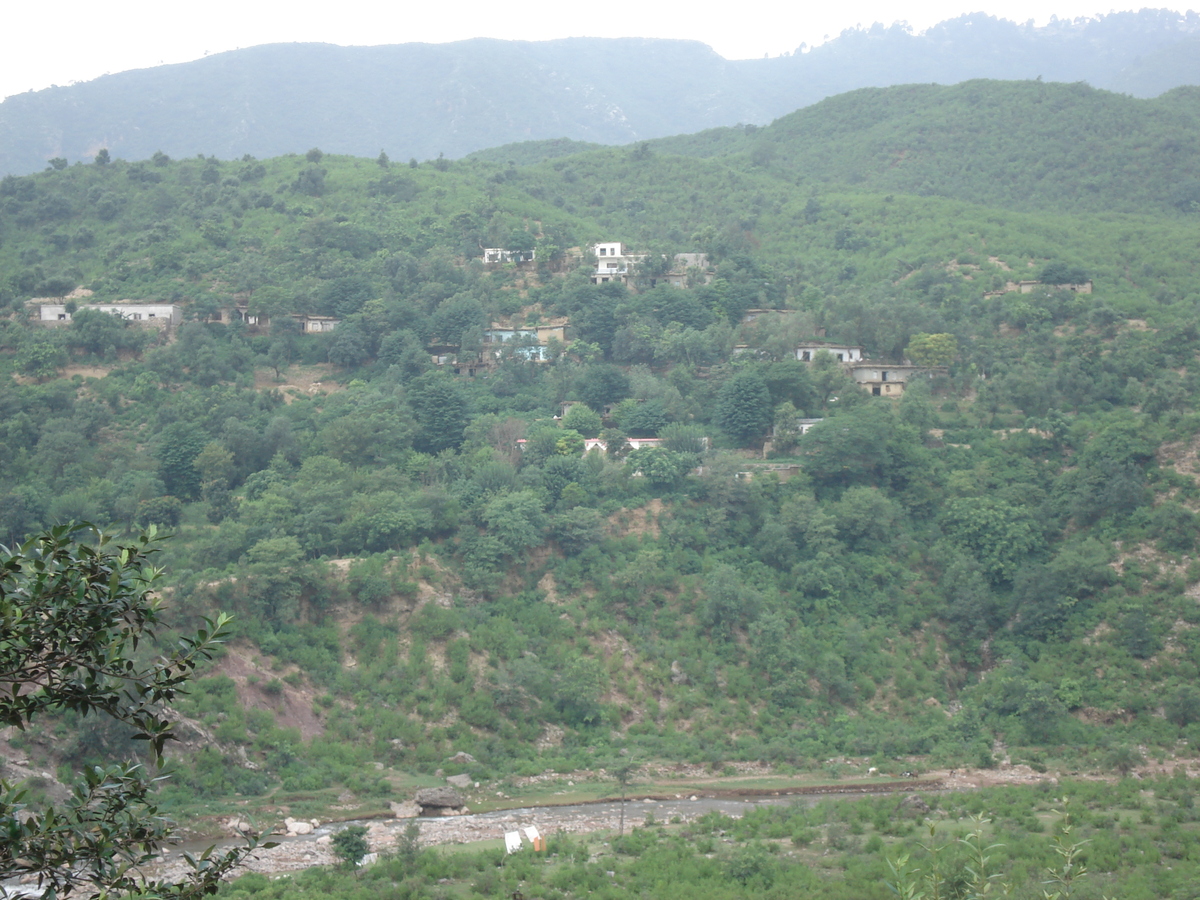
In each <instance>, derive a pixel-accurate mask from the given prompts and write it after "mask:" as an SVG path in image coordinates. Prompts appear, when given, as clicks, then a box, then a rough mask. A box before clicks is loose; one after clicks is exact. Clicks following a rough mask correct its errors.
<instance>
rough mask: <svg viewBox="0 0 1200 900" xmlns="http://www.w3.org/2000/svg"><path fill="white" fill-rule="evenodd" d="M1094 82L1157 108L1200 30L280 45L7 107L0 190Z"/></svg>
mask: <svg viewBox="0 0 1200 900" xmlns="http://www.w3.org/2000/svg"><path fill="white" fill-rule="evenodd" d="M1039 76H1040V77H1042V78H1044V79H1045V80H1047V81H1087V82H1088V83H1090V84H1092V85H1093V86H1095V87H1102V88H1107V89H1110V90H1116V91H1122V92H1125V93H1131V94H1134V95H1135V96H1142V97H1148V96H1155V95H1157V94H1159V93H1162V92H1163V91H1165V90H1168V89H1170V88H1172V87H1175V86H1178V85H1183V84H1196V83H1200V15H1197V14H1195V13H1190V12H1189V13H1186V14H1182V15H1181V14H1178V13H1174V12H1170V11H1167V10H1142V11H1140V12H1137V13H1132V12H1130V13H1114V14H1111V15H1107V16H1101V17H1098V18H1095V19H1087V20H1076V21H1055V22H1052V23H1051V24H1050V25H1047V26H1045V27H1041V28H1038V27H1034V26H1032V25H1029V24H1025V25H1019V24H1015V23H1012V22H1008V21H1004V20H1000V19H995V18H992V17H989V16H985V15H983V14H974V15H969V16H963V17H960V18H958V19H954V20H951V21H948V22H943V23H941V24H939V25H937V26H935V27H933V28H931V29H929V30H928V31H926V32H923V33H921V34H913V33H911V32H910V31H908V30H906V29H905V28H903V27H901V26H893V27H890V28H885V27H883V26H880V25H876V26H873V27H871V28H868V29H856V30H850V31H846V32H843V34H842V35H840V36H839V37H838V38H836V39H834V40H832V41H830V42H828V43H826V44H824V45H822V46H820V47H817V48H815V49H812V50H811V51H808V52H803V53H797V54H794V55H792V56H788V57H777V58H775V59H761V60H733V61H731V60H726V59H724V58H722V57H721V56H719V55H718V54H716V53H715V52H714V51H713V50H712V49H710V48H709V47H707V46H705V45H703V44H700V43H698V42H695V41H677V40H656V39H638V38H623V39H600V38H570V39H565V40H557V41H545V42H526V41H500V40H491V39H484V38H480V39H474V40H469V41H460V42H456V43H451V44H400V45H392V46H381V47H337V46H334V45H329V44H272V45H264V46H259V47H252V48H248V49H245V50H237V51H232V52H229V53H221V54H216V55H214V56H210V57H207V58H205V59H201V60H196V61H194V62H189V63H183V64H179V65H171V66H160V67H156V68H152V69H142V70H136V71H130V72H122V73H119V74H116V75H108V76H104V77H102V78H98V79H96V80H94V81H90V82H86V83H83V84H77V85H72V86H70V87H57V88H50V89H48V90H44V91H38V92H31V93H27V94H20V95H17V96H14V97H10V98H8V99H7V100H5V101H4V102H3V103H0V174H4V173H16V174H20V173H25V172H30V171H36V170H38V169H41V168H43V167H44V166H45V164H46V161H47V160H48V159H50V158H52V157H64V158H66V159H68V160H70V161H72V162H74V161H78V160H84V161H88V160H90V159H91V157H92V156H93V155H94V154H95V153H96V152H97V150H99V149H100V148H101V147H107V148H108V149H109V151H110V153H111V154H112V155H114V156H119V157H123V158H127V159H141V158H146V157H149V156H150V155H152V154H153V153H154V152H155V151H157V150H162V151H164V152H166V153H168V154H170V155H173V156H192V155H195V154H197V153H201V154H206V155H215V156H218V157H223V158H231V157H238V156H241V155H243V154H246V153H249V154H251V155H255V156H273V155H278V154H284V153H292V152H304V151H305V150H307V149H308V148H310V147H313V146H319V147H321V148H322V149H323V150H326V151H328V152H334V153H348V154H354V155H358V156H368V155H369V156H374V155H375V154H377V153H378V152H379V150H380V149H384V150H386V151H387V152H388V153H389V154H390V155H391V156H392V157H394V158H397V159H403V158H407V157H416V158H418V159H427V158H431V157H434V156H437V155H438V154H445V155H446V156H448V157H452V158H453V157H459V156H463V155H465V154H467V153H471V152H473V151H478V150H481V149H484V148H488V147H496V146H499V145H503V144H508V143H514V142H521V141H531V140H546V139H553V138H567V139H570V140H576V141H588V142H594V143H600V144H624V143H630V142H633V141H639V140H647V139H651V138H658V137H665V136H669V135H674V134H685V133H691V132H696V131H700V130H703V129H711V128H714V127H719V126H728V125H733V124H735V123H752V124H765V123H767V122H769V121H771V120H773V119H775V118H777V117H779V116H782V115H785V114H787V113H790V112H792V111H794V110H796V109H799V108H803V107H805V106H809V105H811V104H813V103H815V102H817V101H819V100H821V99H823V98H825V97H828V96H832V95H835V94H840V93H843V92H846V91H849V90H854V89H857V88H862V87H883V86H888V85H893V84H904V83H913V82H939V83H957V82H960V81H963V80H966V79H970V78H995V79H1035V78H1038V77H1039Z"/></svg>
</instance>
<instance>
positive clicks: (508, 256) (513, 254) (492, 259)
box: [483, 247, 536, 265]
mask: <svg viewBox="0 0 1200 900" xmlns="http://www.w3.org/2000/svg"><path fill="white" fill-rule="evenodd" d="M535 255H536V254H535V252H534V251H533V250H505V249H503V248H501V247H488V248H487V249H485V250H484V251H483V261H484V263H486V264H488V265H494V264H498V263H508V262H511V263H523V262H533V260H534V257H535Z"/></svg>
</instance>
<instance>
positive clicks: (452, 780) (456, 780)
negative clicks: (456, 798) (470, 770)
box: [446, 774, 471, 788]
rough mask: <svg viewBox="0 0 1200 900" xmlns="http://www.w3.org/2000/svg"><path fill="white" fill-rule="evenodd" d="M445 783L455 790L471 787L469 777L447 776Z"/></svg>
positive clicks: (465, 775)
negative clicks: (452, 786)
mask: <svg viewBox="0 0 1200 900" xmlns="http://www.w3.org/2000/svg"><path fill="white" fill-rule="evenodd" d="M446 781H447V782H448V783H449V784H452V785H454V786H455V787H456V788H468V787H470V786H471V776H470V775H467V774H463V775H448V776H447V777H446Z"/></svg>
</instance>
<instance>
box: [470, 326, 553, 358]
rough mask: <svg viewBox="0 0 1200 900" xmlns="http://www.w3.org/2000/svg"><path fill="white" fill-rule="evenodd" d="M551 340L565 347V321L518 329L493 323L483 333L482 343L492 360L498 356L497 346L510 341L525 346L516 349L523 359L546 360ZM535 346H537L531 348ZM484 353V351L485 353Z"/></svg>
mask: <svg viewBox="0 0 1200 900" xmlns="http://www.w3.org/2000/svg"><path fill="white" fill-rule="evenodd" d="M551 340H555V341H558V342H559V343H560V344H563V345H566V344H568V343H569V341H568V340H567V319H566V318H565V317H564V318H562V319H556V320H552V321H550V322H548V323H546V324H543V325H524V326H521V327H520V328H513V327H508V326H505V325H502V324H501V323H499V322H493V323H492V324H491V327H490V328H488V329H487V330H486V331H485V332H484V333H483V343H484V346H485V348H488V349H490V351H491V352H490V355H491V357H492V358H498V357H499V356H500V350H501V348H500V347H499V346H497V345H499V344H507V343H508V342H510V341H519V342H520V343H521V344H524V345H525V346H522V347H518V348H517V351H516V352H517V354H518V355H519V356H521V357H522V358H524V359H538V360H544V359H547V358H548V357H547V355H546V354H547V347H548V345H549V343H550V341H551ZM533 344H536V345H537V346H532V345H533ZM485 352H486V351H485Z"/></svg>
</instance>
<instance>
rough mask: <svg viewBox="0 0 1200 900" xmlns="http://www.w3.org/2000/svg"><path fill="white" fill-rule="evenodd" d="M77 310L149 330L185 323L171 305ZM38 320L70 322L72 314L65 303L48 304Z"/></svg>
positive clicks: (84, 305)
mask: <svg viewBox="0 0 1200 900" xmlns="http://www.w3.org/2000/svg"><path fill="white" fill-rule="evenodd" d="M76 309H77V310H79V309H93V310H96V311H97V312H105V313H109V314H110V315H114V316H118V317H120V318H122V319H125V320H126V321H129V322H136V323H137V324H139V325H142V326H144V327H148V328H170V327H171V326H172V325H178V324H179V323H180V322H182V321H183V313H182V311H181V310H180V308H179V307H178V306H174V305H172V304H170V303H80V304H79V305H78V306H77V307H76ZM38 320H39V321H41V322H48V323H55V322H70V321H71V313H69V312H67V306H66V304H65V303H46V304H43V305H42V306H41V307H40V309H39V311H38Z"/></svg>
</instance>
